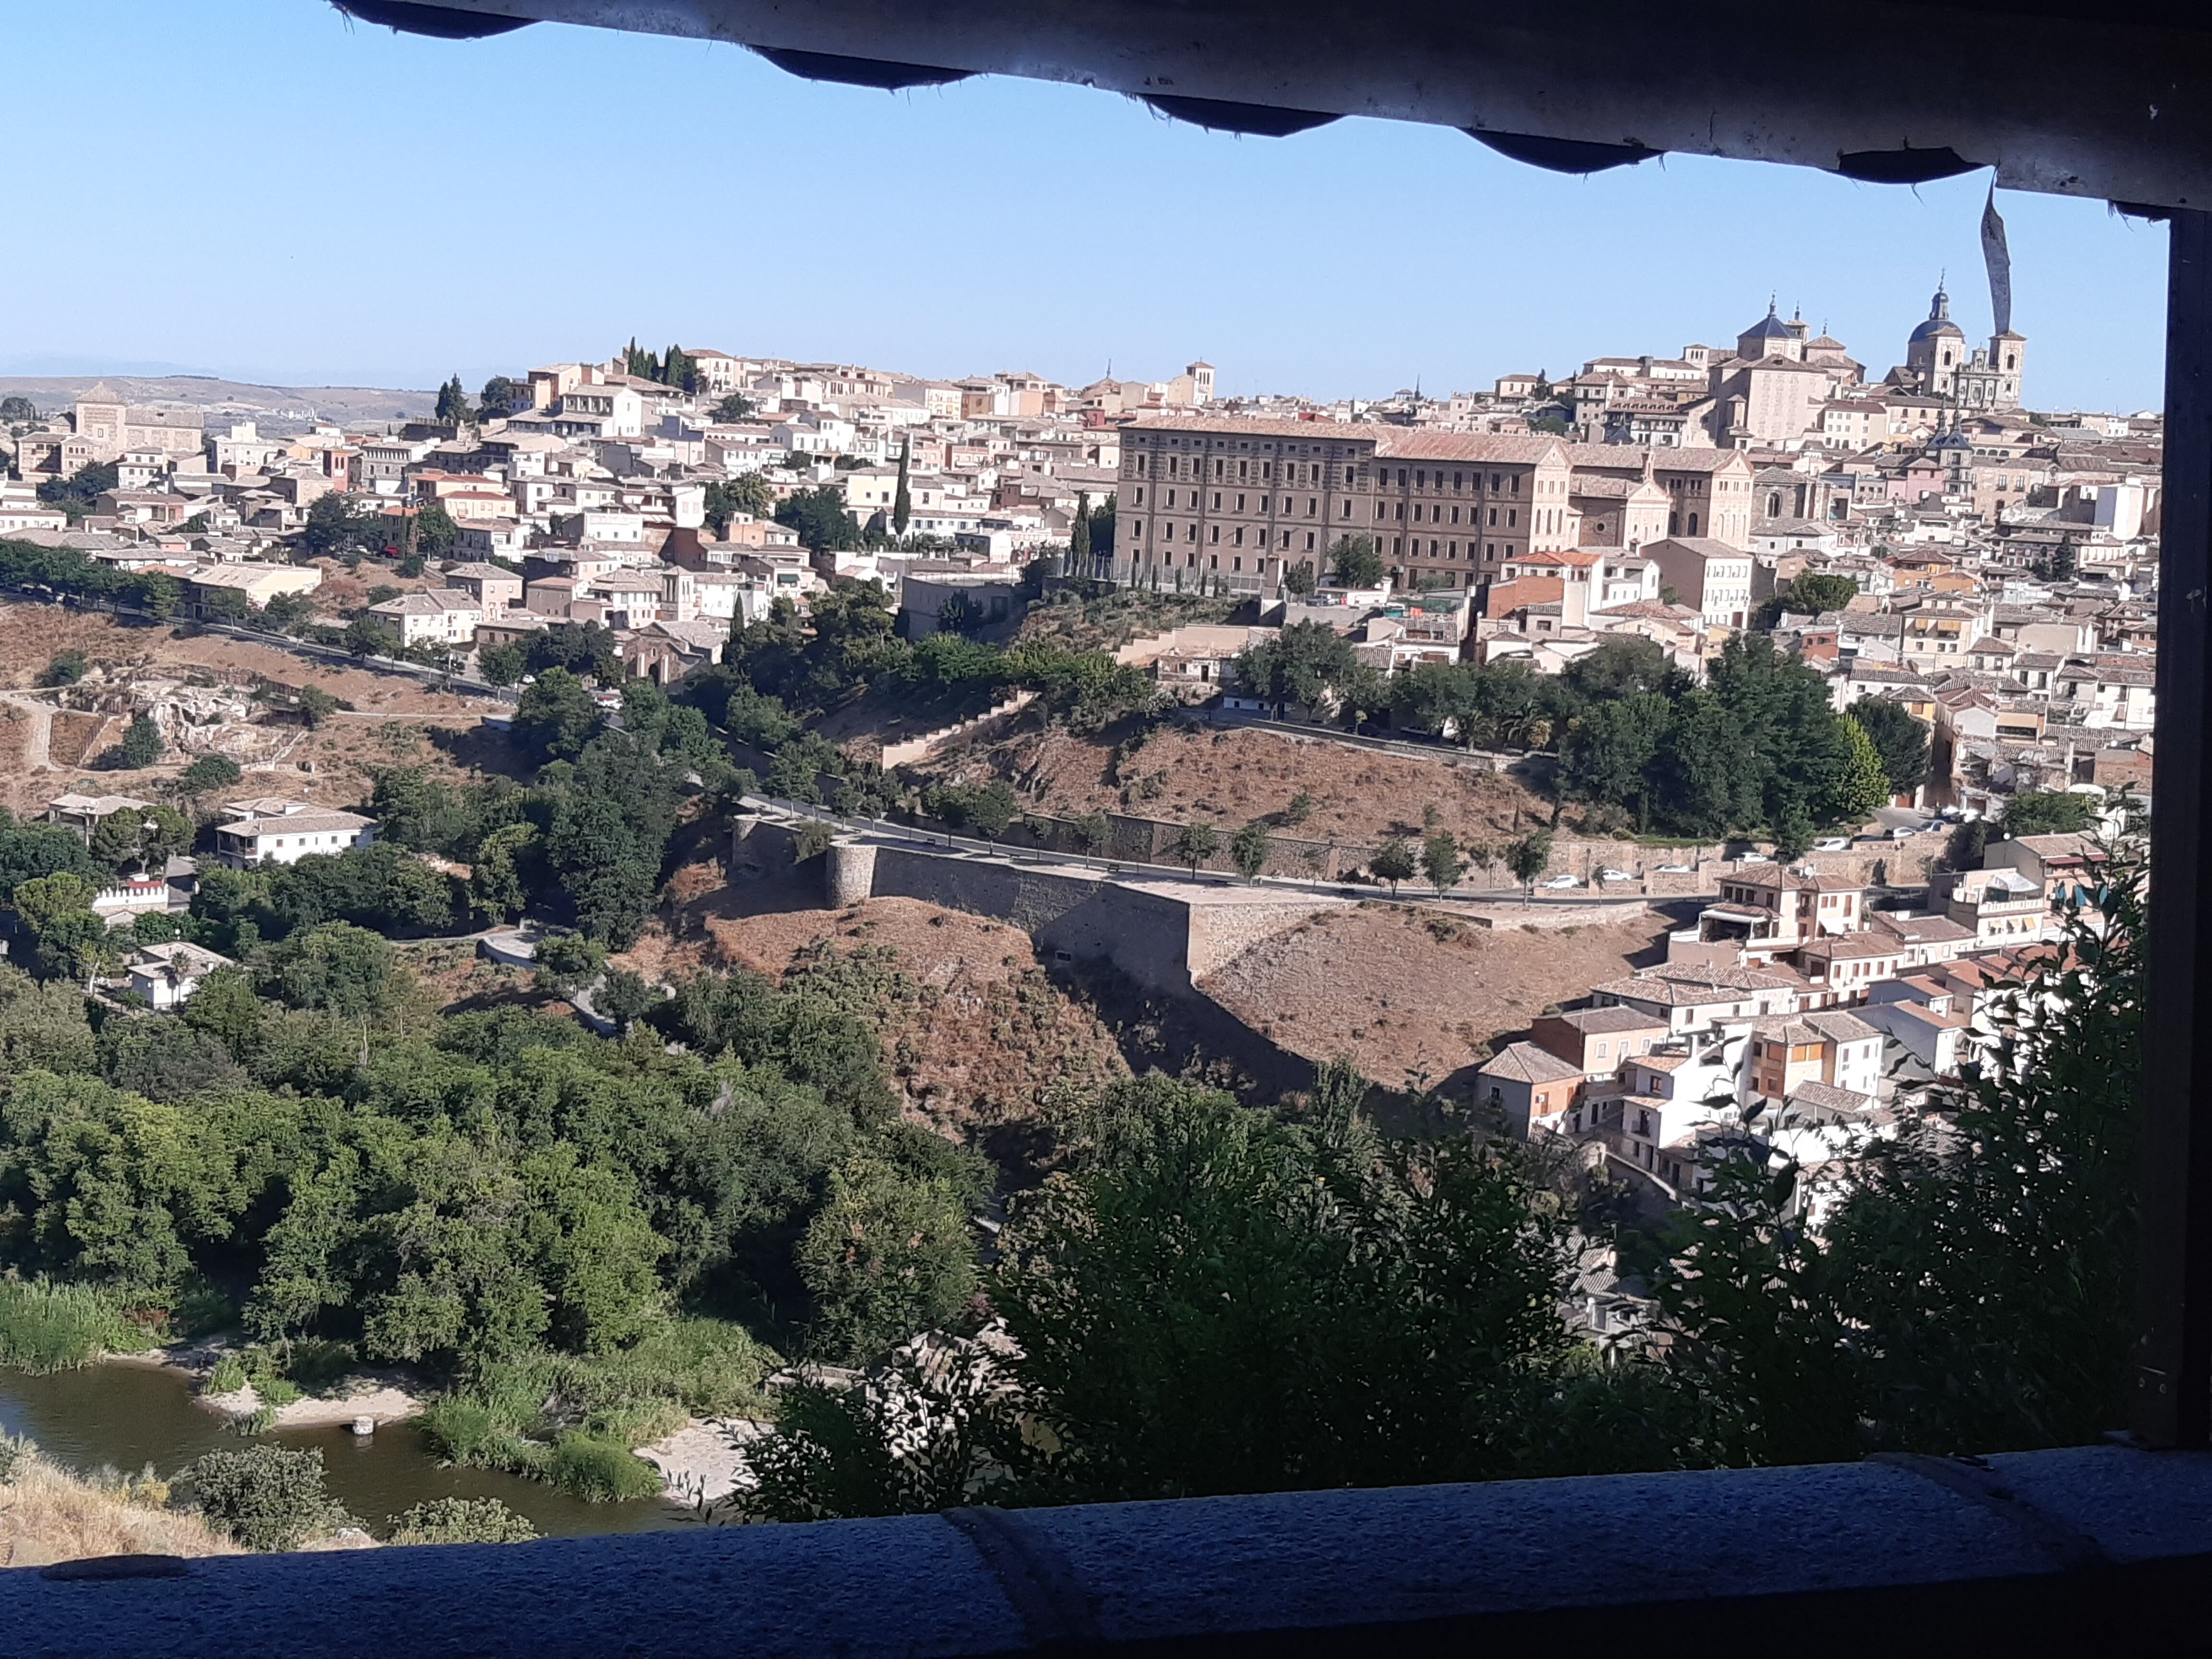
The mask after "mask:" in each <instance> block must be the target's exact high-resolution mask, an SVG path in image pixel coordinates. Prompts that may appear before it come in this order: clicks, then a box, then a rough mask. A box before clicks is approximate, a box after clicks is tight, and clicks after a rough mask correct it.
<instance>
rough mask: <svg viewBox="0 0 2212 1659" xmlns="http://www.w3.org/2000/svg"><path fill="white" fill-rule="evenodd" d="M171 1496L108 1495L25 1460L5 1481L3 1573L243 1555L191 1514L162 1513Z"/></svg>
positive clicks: (129, 1490)
mask: <svg viewBox="0 0 2212 1659" xmlns="http://www.w3.org/2000/svg"><path fill="white" fill-rule="evenodd" d="M165 1498H167V1491H166V1489H165V1488H163V1487H161V1486H160V1485H159V1484H158V1483H156V1484H155V1485H154V1486H141V1485H137V1484H135V1483H134V1484H125V1485H118V1486H112V1487H103V1486H98V1485H96V1484H94V1482H93V1481H91V1480H86V1479H84V1478H82V1476H78V1475H75V1474H70V1473H68V1472H67V1471H66V1470H64V1469H60V1468H55V1467H54V1466H53V1465H52V1464H51V1463H48V1462H46V1461H45V1460H44V1459H42V1458H38V1457H25V1458H23V1459H21V1461H20V1462H18V1464H17V1466H16V1468H15V1470H14V1472H13V1473H12V1474H10V1476H9V1479H8V1480H5V1481H0V1566H9V1567H36V1566H44V1565H48V1564H50V1563H52V1562H55V1561H77V1560H82V1559H85V1558H86V1557H88V1556H95V1555H235V1554H237V1553H238V1547H237V1546H236V1545H234V1544H233V1543H231V1542H230V1541H229V1540H228V1539H226V1538H222V1537H219V1536H217V1535H216V1534H214V1533H212V1532H210V1531H209V1530H208V1527H207V1523H206V1522H204V1521H202V1520H201V1519H200V1517H199V1516H197V1515H196V1514H193V1513H191V1512H190V1511H183V1510H171V1509H166V1508H164V1507H162V1503H163V1500H164V1499H165Z"/></svg>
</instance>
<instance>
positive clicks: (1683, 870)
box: [1658, 864, 1698, 876]
mask: <svg viewBox="0 0 2212 1659" xmlns="http://www.w3.org/2000/svg"><path fill="white" fill-rule="evenodd" d="M1658 873H1659V874H1660V875H1662V876H1694V875H1696V874H1697V873H1698V872H1697V867H1696V866H1694V865H1688V864H1662V865H1661V866H1659V869H1658Z"/></svg>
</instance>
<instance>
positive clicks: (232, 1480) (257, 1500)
mask: <svg viewBox="0 0 2212 1659" xmlns="http://www.w3.org/2000/svg"><path fill="white" fill-rule="evenodd" d="M184 1482H185V1485H186V1486H189V1487H190V1488H191V1494H192V1497H193V1499H194V1501H195V1502H197V1504H198V1505H199V1510H200V1513H201V1514H202V1515H204V1516H206V1517H207V1520H208V1524H209V1525H210V1526H212V1527H215V1528H219V1529H220V1530H222V1532H224V1533H227V1534H229V1536H230V1538H231V1539H232V1541H234V1542H236V1543H239V1544H242V1545H244V1546H245V1547H246V1548H247V1549H250V1550H290V1549H297V1548H298V1547H300V1546H301V1544H303V1543H305V1542H306V1541H307V1540H308V1539H310V1538H313V1537H316V1536H319V1535H320V1534H324V1533H327V1532H331V1531H335V1530H336V1529H337V1528H339V1527H341V1526H343V1525H344V1524H346V1522H348V1521H349V1519H350V1518H351V1517H350V1516H348V1515H347V1514H346V1512H345V1510H343V1509H342V1508H340V1507H339V1505H338V1504H337V1501H336V1500H335V1499H333V1498H331V1495H330V1493H329V1492H325V1490H324V1488H323V1455H322V1453H321V1452H320V1451H319V1450H308V1451H295V1450H293V1449H291V1448H289V1447H287V1446H249V1447H247V1448H246V1449H245V1450H244V1451H215V1452H209V1453H206V1454H205V1455H203V1456H201V1457H199V1458H198V1459H197V1460H195V1461H194V1462H191V1463H190V1464H187V1465H186V1466H185V1472H184Z"/></svg>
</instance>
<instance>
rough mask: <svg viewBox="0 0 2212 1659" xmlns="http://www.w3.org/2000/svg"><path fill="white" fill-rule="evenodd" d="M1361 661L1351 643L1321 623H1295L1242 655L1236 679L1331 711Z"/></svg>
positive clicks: (1312, 709)
mask: <svg viewBox="0 0 2212 1659" xmlns="http://www.w3.org/2000/svg"><path fill="white" fill-rule="evenodd" d="M1357 667H1358V658H1356V657H1355V656H1353V655H1352V645H1351V642H1350V641H1347V640H1346V638H1345V637H1344V635H1341V634H1340V633H1338V632H1337V631H1336V630H1335V629H1334V628H1331V627H1329V626H1328V623H1317V622H1302V623H1291V625H1290V626H1289V627H1288V628H1285V629H1282V630H1281V631H1280V632H1279V633H1278V634H1277V635H1274V637H1273V638H1272V639H1268V640H1263V641H1261V642H1260V643H1259V644H1257V645H1255V646H1253V647H1250V648H1249V649H1248V650H1246V651H1245V652H1244V653H1243V655H1242V656H1240V657H1238V658H1237V678H1238V680H1239V681H1240V682H1241V683H1242V684H1243V686H1244V688H1245V689H1246V690H1249V692H1250V693H1251V694H1252V695H1253V696H1255V697H1264V698H1266V699H1267V701H1269V702H1278V703H1292V704H1295V705H1297V708H1300V709H1301V710H1303V711H1304V713H1306V714H1309V715H1313V714H1325V713H1327V712H1328V710H1329V709H1330V708H1332V707H1333V705H1334V702H1335V700H1336V698H1337V696H1338V695H1339V694H1340V692H1341V690H1342V689H1343V687H1344V686H1345V684H1346V682H1347V681H1349V680H1350V679H1351V678H1352V671H1353V670H1354V669H1356V668H1357Z"/></svg>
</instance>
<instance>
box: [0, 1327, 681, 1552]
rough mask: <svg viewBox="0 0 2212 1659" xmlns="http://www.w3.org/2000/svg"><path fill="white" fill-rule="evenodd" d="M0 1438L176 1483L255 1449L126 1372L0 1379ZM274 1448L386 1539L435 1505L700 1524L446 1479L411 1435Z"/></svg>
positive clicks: (186, 1392) (539, 1522)
mask: <svg viewBox="0 0 2212 1659" xmlns="http://www.w3.org/2000/svg"><path fill="white" fill-rule="evenodd" d="M0 1430H5V1431H7V1432H9V1433H10V1434H23V1435H28V1436H29V1437H31V1438H32V1439H33V1440H35V1441H37V1442H38V1443H39V1448H40V1450H41V1451H43V1452H44V1453H45V1454H46V1455H47V1456H48V1457H50V1458H52V1460H53V1461H54V1462H57V1463H59V1464H62V1465H63V1466H64V1467H66V1468H73V1469H77V1470H80V1471H90V1470H93V1469H96V1468H100V1466H101V1465H102V1464H109V1465H112V1466H113V1467H114V1468H117V1469H118V1470H121V1471H122V1472H123V1473H125V1474H137V1472H138V1471H139V1470H140V1469H142V1468H144V1467H145V1466H146V1465H147V1464H149V1463H151V1464H152V1465H153V1466H154V1468H155V1472H156V1473H157V1474H161V1475H164V1476H167V1475H172V1474H175V1473H176V1472H177V1471H178V1470H179V1469H180V1468H183V1467H184V1466H185V1464H187V1463H189V1462H191V1461H192V1459H194V1458H195V1457H197V1456H198V1455H200V1454H201V1453H202V1452H206V1451H222V1450H232V1451H234V1450H236V1449H239V1448H240V1447H241V1446H244V1445H246V1444H247V1443H248V1442H247V1441H246V1440H245V1439H244V1438H242V1437H240V1436H239V1435H237V1434H235V1433H234V1432H233V1431H231V1430H229V1429H228V1428H227V1427H226V1426H225V1425H224V1423H223V1419H222V1418H220V1417H218V1416H217V1415H216V1413H213V1412H211V1411H208V1410H206V1409H205V1408H204V1407H201V1406H199V1405H197V1403H195V1402H194V1401H193V1398H192V1383H191V1379H190V1378H188V1377H185V1376H180V1375H179V1373H177V1372H175V1371H173V1370H164V1369H161V1367H158V1366H154V1365H138V1364H127V1363H125V1364H118V1363H109V1364H98V1365H86V1366H83V1367H82V1368H80V1369H79V1370H69V1371H53V1372H49V1373H47V1374H46V1375H45V1376H33V1375H32V1374H31V1373H29V1372H26V1371H15V1370H0ZM266 1438H267V1439H270V1440H271V1441H274V1442H276V1443H277V1444H279V1445H285V1446H295V1447H301V1448H306V1447H310V1446H313V1447H319V1448H320V1449H321V1450H322V1454H323V1467H324V1468H325V1469H326V1470H327V1471H328V1472H329V1485H330V1491H331V1496H332V1497H333V1498H337V1500H338V1502H339V1503H341V1504H344V1505H345V1507H346V1508H347V1509H348V1510H350V1511H351V1512H352V1513H353V1514H354V1515H356V1516H358V1517H360V1519H361V1520H362V1521H363V1522H366V1523H367V1524H368V1528H369V1529H370V1530H371V1531H372V1532H374V1533H377V1534H383V1533H385V1532H386V1531H387V1530H388V1529H389V1522H390V1521H391V1518H392V1516H396V1515H398V1513H399V1512H400V1511H401V1510H404V1509H407V1508H408V1507H409V1506H410V1505H412V1504H423V1503H428V1501H429V1500H430V1499H432V1498H498V1499H499V1500H500V1501H501V1503H503V1504H506V1505H507V1507H508V1508H509V1509H511V1510H515V1511H516V1512H517V1513H518V1514H520V1515H525V1516H529V1518H530V1520H531V1522H532V1524H534V1525H535V1526H536V1527H537V1528H538V1531H539V1532H541V1533H544V1534H546V1535H547V1536H548V1537H574V1536H578V1535H580V1534H587V1533H607V1532H658V1531H662V1530H666V1529H671V1528H678V1527H683V1526H685V1525H688V1524H694V1523H692V1522H688V1521H687V1518H686V1513H685V1511H684V1510H680V1509H678V1508H677V1507H676V1506H674V1505H673V1504H663V1503H661V1502H659V1501H658V1500H657V1499H653V1498H645V1499H641V1500H638V1501H635V1502H631V1503H623V1504H586V1503H585V1502H584V1501H583V1500H582V1499H581V1498H572V1497H570V1496H569V1495H568V1493H567V1492H562V1490H561V1489H560V1488H559V1487H557V1486H548V1485H546V1484H545V1483H544V1481H542V1480H523V1479H522V1478H521V1477H520V1476H518V1475H512V1474H501V1473H500V1472H499V1471H497V1470H495V1469H462V1468H440V1467H439V1466H438V1462H437V1460H436V1459H435V1458H434V1457H432V1456H431V1455H430V1454H429V1453H428V1451H427V1450H425V1449H424V1448H423V1444H422V1436H421V1434H420V1433H419V1432H417V1431H416V1429H415V1428H414V1426H413V1425H410V1424H406V1423H387V1424H385V1425H381V1426H380V1427H379V1428H378V1430H377V1431H376V1432H375V1433H374V1435H371V1436H369V1437H368V1438H366V1439H357V1438H356V1437H355V1436H354V1434H353V1433H352V1431H350V1430H349V1429H347V1428H345V1427H343V1426H337V1427H331V1428H321V1429H283V1430H277V1431H273V1432H272V1433H270V1434H269V1435H268V1436H266Z"/></svg>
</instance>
